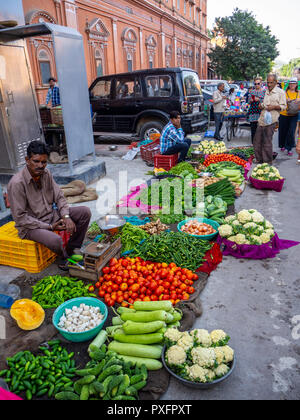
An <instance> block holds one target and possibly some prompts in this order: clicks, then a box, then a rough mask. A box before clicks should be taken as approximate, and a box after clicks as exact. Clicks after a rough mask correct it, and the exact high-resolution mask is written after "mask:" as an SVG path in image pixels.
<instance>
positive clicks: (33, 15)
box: [25, 9, 57, 25]
mask: <svg viewBox="0 0 300 420" xmlns="http://www.w3.org/2000/svg"><path fill="white" fill-rule="evenodd" d="M37 18H39V19H45V20H46V21H48V22H49V23H53V24H57V22H56V20H55V19H54V17H53V16H51V15H50V13H48V12H46V11H45V10H39V9H34V10H31V11H30V12H28V13H27V14H26V15H25V24H26V25H31V24H33V23H34V20H35V19H37ZM39 23H40V21H39Z"/></svg>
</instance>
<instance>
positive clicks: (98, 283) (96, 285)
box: [95, 281, 101, 289]
mask: <svg viewBox="0 0 300 420" xmlns="http://www.w3.org/2000/svg"><path fill="white" fill-rule="evenodd" d="M100 286H101V283H100V282H99V281H98V282H97V283H96V284H95V287H96V288H97V289H99V287H100Z"/></svg>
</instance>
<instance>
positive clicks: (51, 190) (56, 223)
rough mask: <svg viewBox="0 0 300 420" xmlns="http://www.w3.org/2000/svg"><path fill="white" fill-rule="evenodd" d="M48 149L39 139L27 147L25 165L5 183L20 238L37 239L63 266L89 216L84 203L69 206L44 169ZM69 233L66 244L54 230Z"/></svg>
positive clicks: (76, 244)
mask: <svg viewBox="0 0 300 420" xmlns="http://www.w3.org/2000/svg"><path fill="white" fill-rule="evenodd" d="M48 156H49V152H48V149H47V146H46V145H45V144H44V143H42V142H39V141H33V142H31V143H30V145H29V146H28V149H27V157H26V167H25V168H24V169H23V170H21V171H20V172H19V173H17V174H16V175H15V176H14V177H13V178H12V179H11V181H10V183H9V185H8V198H9V202H10V205H11V212H12V216H13V219H14V221H15V223H16V228H17V229H18V232H19V236H20V238H21V239H28V240H31V241H34V242H39V243H41V244H43V245H45V246H46V247H47V248H49V249H51V250H52V251H53V252H55V253H56V254H58V255H59V256H61V257H62V258H63V260H65V261H63V263H62V264H61V265H60V268H61V269H63V270H66V269H67V262H66V259H67V258H68V257H69V256H71V255H72V254H73V252H74V249H75V248H80V247H81V245H82V243H83V240H84V238H85V234H86V232H87V229H88V226H89V222H90V219H91V212H90V209H89V208H87V207H70V208H69V205H68V203H67V201H66V199H65V197H64V195H63V192H62V191H61V189H60V188H59V186H58V185H57V184H56V183H55V181H54V179H53V177H52V175H51V173H50V172H49V171H48V170H47V169H46V166H47V161H48ZM63 230H66V231H67V232H68V233H69V234H70V235H71V237H70V240H69V243H68V245H67V248H66V249H64V248H63V243H62V238H61V237H60V236H59V235H57V234H56V233H54V232H55V231H63Z"/></svg>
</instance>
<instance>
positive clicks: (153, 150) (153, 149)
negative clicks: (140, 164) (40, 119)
mask: <svg viewBox="0 0 300 420" xmlns="http://www.w3.org/2000/svg"><path fill="white" fill-rule="evenodd" d="M159 151H160V139H157V140H155V141H153V142H152V143H150V144H146V145H145V146H141V156H142V159H143V160H144V161H145V162H146V163H148V164H149V165H154V156H155V155H157V154H158V153H159Z"/></svg>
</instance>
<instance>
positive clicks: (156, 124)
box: [140, 121, 165, 140]
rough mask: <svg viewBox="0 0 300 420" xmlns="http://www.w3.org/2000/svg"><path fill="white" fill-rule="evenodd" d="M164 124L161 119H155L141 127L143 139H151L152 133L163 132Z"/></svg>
mask: <svg viewBox="0 0 300 420" xmlns="http://www.w3.org/2000/svg"><path fill="white" fill-rule="evenodd" d="M164 126H165V125H164V124H163V123H162V122H160V121H153V122H148V123H146V124H144V125H143V126H142V128H141V132H140V137H141V140H149V138H150V135H151V134H161V133H162V131H163V129H164Z"/></svg>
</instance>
